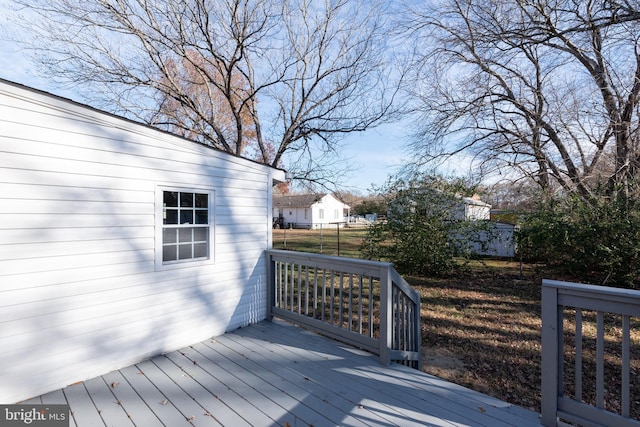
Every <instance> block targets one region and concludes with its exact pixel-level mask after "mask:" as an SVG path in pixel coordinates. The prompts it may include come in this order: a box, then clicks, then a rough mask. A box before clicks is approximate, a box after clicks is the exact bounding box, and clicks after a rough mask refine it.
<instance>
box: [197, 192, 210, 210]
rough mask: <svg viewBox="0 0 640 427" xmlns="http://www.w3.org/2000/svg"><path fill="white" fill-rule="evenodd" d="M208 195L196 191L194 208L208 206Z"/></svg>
mask: <svg viewBox="0 0 640 427" xmlns="http://www.w3.org/2000/svg"><path fill="white" fill-rule="evenodd" d="M208 207H209V195H208V194H199V193H196V208H208Z"/></svg>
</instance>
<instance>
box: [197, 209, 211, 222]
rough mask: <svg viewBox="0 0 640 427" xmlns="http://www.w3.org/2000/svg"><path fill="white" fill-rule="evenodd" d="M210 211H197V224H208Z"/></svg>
mask: <svg viewBox="0 0 640 427" xmlns="http://www.w3.org/2000/svg"><path fill="white" fill-rule="evenodd" d="M208 223H209V211H196V224H208Z"/></svg>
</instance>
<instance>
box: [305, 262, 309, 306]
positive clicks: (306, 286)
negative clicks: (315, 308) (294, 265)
mask: <svg viewBox="0 0 640 427" xmlns="http://www.w3.org/2000/svg"><path fill="white" fill-rule="evenodd" d="M309 268H310V267H309V265H305V277H304V314H305V316H308V315H309Z"/></svg>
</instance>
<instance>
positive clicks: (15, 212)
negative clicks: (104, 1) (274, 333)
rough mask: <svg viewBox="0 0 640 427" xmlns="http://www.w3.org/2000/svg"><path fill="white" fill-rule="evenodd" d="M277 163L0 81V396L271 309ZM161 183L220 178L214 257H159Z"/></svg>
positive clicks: (188, 184) (167, 346)
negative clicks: (171, 261)
mask: <svg viewBox="0 0 640 427" xmlns="http://www.w3.org/2000/svg"><path fill="white" fill-rule="evenodd" d="M280 175H282V173H281V172H280V171H274V170H272V169H269V168H267V167H265V166H262V165H258V164H255V163H252V162H249V161H246V160H243V159H240V158H236V157H234V156H231V155H227V154H223V153H219V152H216V151H213V150H210V149H208V148H206V147H203V146H200V145H198V144H195V143H192V142H189V141H185V140H182V139H180V138H176V137H173V136H170V135H167V134H165V133H163V132H159V131H155V130H153V129H149V128H147V127H145V126H140V125H136V124H133V123H131V122H128V121H126V120H121V119H118V118H115V117H113V116H110V115H106V114H103V113H100V112H96V111H94V110H92V109H89V108H86V107H83V106H79V105H77V104H74V103H71V102H68V101H65V100H60V99H58V98H55V97H51V96H48V95H45V94H41V93H37V92H34V91H30V90H25V89H23V88H20V87H16V86H13V85H11V84H6V83H4V82H2V81H0V284H1V286H0V366H5V367H11V369H3V370H1V371H0V402H14V401H18V400H22V399H26V398H29V397H31V396H34V395H37V394H41V393H44V392H46V391H48V390H51V389H55V388H59V387H62V386H64V385H67V384H69V383H71V382H75V381H79V380H82V379H84V378H87V377H89V376H95V375H98V374H101V373H104V372H108V371H110V370H112V369H115V368H117V367H120V366H125V365H127V364H130V363H133V362H136V361H138V360H140V359H142V358H144V357H147V356H149V355H152V354H157V353H159V352H163V351H169V350H172V349H175V348H179V347H182V346H186V345H189V344H191V343H193V342H197V341H200V340H203V339H206V338H207V337H208V336H211V335H217V334H221V333H223V332H224V331H226V330H230V329H233V328H236V327H238V326H243V325H246V324H248V323H250V322H255V321H258V320H261V319H262V318H264V316H265V313H266V289H265V287H264V286H265V280H266V277H265V275H266V263H265V260H264V249H266V248H267V247H268V245H269V243H270V241H271V240H270V239H271V237H270V233H271V229H270V227H269V214H270V212H269V210H270V207H269V205H270V191H271V182H270V180H271V176H277V177H278V178H279V179H281V178H282V177H281V176H280ZM158 186H171V187H179V188H184V189H185V190H192V189H203V190H210V191H213V192H214V194H215V200H214V201H213V204H212V205H213V206H215V210H214V212H213V218H214V223H213V224H212V227H213V235H214V246H213V247H212V252H213V258H212V259H211V260H210V261H208V262H197V263H185V264H182V265H180V266H179V268H174V269H169V270H158V269H156V266H155V257H156V252H155V251H156V245H155V239H156V235H157V230H156V224H155V218H156V208H157V207H156V201H155V197H156V191H157V189H158Z"/></svg>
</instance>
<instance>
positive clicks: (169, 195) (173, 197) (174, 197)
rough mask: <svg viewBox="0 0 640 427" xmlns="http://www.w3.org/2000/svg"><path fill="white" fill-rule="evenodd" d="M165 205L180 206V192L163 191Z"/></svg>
mask: <svg viewBox="0 0 640 427" xmlns="http://www.w3.org/2000/svg"><path fill="white" fill-rule="evenodd" d="M163 200H164V202H163V203H164V206H169V207H177V206H178V193H177V192H176V191H164V192H163Z"/></svg>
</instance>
